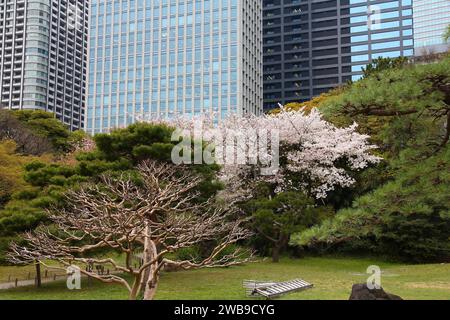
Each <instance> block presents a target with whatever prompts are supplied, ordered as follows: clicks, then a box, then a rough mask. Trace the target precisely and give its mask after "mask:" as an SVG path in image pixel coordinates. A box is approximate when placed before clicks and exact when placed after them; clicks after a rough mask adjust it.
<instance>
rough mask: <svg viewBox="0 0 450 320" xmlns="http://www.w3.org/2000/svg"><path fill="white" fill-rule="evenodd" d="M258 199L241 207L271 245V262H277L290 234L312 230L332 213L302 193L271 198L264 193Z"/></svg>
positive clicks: (284, 194)
mask: <svg viewBox="0 0 450 320" xmlns="http://www.w3.org/2000/svg"><path fill="white" fill-rule="evenodd" d="M261 189H263V188H260V189H259V190H260V191H262V190H261ZM266 193H269V190H266ZM258 195H259V197H258V198H256V199H252V200H250V201H248V202H247V203H246V204H245V205H244V207H245V208H246V209H247V211H249V212H250V214H251V215H252V218H253V219H252V225H253V228H254V229H256V230H257V231H258V233H259V234H260V235H261V236H262V237H264V238H265V239H266V241H268V242H269V243H270V245H271V248H272V260H273V261H274V262H278V261H279V258H280V254H281V252H282V251H283V250H284V249H285V248H286V246H287V244H288V242H289V239H290V236H291V234H293V233H295V232H300V231H303V230H305V229H308V228H310V227H312V226H313V225H315V224H317V223H319V222H320V221H322V220H323V219H324V218H325V217H327V216H329V215H330V214H331V213H332V210H330V209H329V208H327V207H324V206H317V205H316V204H315V201H314V199H313V198H311V197H309V196H307V195H306V194H304V193H303V192H294V191H288V192H282V193H278V194H276V195H275V196H274V197H270V193H269V194H266V195H264V193H263V192H262V193H258Z"/></svg>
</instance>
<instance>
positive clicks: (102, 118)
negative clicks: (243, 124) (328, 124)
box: [86, 0, 262, 133]
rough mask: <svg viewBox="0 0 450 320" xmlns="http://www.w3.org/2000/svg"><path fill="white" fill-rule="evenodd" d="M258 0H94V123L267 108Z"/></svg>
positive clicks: (101, 127)
mask: <svg viewBox="0 0 450 320" xmlns="http://www.w3.org/2000/svg"><path fill="white" fill-rule="evenodd" d="M261 5H262V4H261V1H255V0H93V1H92V5H91V27H90V53H89V57H90V58H89V89H88V107H87V124H86V130H87V132H89V133H98V132H105V131H109V130H110V129H112V128H116V127H123V126H126V125H128V124H130V123H133V122H135V121H136V120H139V119H142V118H143V119H151V118H153V119H155V118H167V117H171V116H173V115H180V114H188V115H198V114H202V113H213V114H215V115H217V120H220V119H223V118H225V117H227V115H229V114H232V113H235V114H239V115H245V114H248V113H254V114H259V113H261V112H262V6H261Z"/></svg>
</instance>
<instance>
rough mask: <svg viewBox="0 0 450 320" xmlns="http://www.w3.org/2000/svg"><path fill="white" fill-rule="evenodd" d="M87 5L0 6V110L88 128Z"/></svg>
mask: <svg viewBox="0 0 450 320" xmlns="http://www.w3.org/2000/svg"><path fill="white" fill-rule="evenodd" d="M88 7H89V1H85V0H59V1H56V0H4V1H1V2H0V107H3V108H9V109H39V110H46V111H49V112H52V113H54V114H55V116H56V117H57V118H58V119H60V120H61V121H62V122H63V123H65V124H66V125H67V126H68V127H69V128H70V129H72V130H75V129H81V128H83V127H84V104H85V86H86V72H87V53H88V52H87V43H88V42H87V41H88V38H87V31H88V14H89V11H88Z"/></svg>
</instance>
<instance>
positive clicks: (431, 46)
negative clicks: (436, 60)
mask: <svg viewBox="0 0 450 320" xmlns="http://www.w3.org/2000/svg"><path fill="white" fill-rule="evenodd" d="M413 5H414V47H415V54H416V55H423V54H427V53H440V52H445V51H447V50H448V49H449V45H448V43H445V41H444V37H443V35H444V32H445V30H446V29H447V26H448V25H450V0H414V1H413Z"/></svg>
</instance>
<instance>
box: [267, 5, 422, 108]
mask: <svg viewBox="0 0 450 320" xmlns="http://www.w3.org/2000/svg"><path fill="white" fill-rule="evenodd" d="M412 14H413V12H412V0H396V1H390V0H387V1H386V0H371V1H369V0H323V1H320V0H314V1H313V0H263V40H264V45H263V53H264V109H266V110H267V109H272V108H275V107H277V104H278V103H282V104H285V103H288V102H293V101H306V100H309V99H311V98H312V97H313V96H317V95H319V94H321V93H323V92H326V91H329V90H330V89H332V88H334V87H337V86H339V85H340V84H344V83H346V82H347V81H349V80H357V79H359V78H360V77H361V74H362V72H361V68H362V67H363V66H365V65H366V64H368V63H369V62H371V61H372V60H373V59H374V58H377V57H397V56H411V55H413V53H414V52H413V48H414V45H413V26H412V24H413V20H412Z"/></svg>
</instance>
